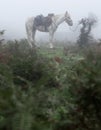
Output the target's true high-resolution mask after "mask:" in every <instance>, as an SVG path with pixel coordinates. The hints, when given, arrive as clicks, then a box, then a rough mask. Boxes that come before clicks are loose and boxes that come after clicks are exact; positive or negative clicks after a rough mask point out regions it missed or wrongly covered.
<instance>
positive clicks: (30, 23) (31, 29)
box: [25, 11, 73, 48]
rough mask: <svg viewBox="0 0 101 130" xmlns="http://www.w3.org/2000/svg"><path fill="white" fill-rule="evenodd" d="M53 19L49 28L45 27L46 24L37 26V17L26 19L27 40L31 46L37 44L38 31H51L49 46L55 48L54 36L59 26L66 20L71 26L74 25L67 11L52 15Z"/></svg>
mask: <svg viewBox="0 0 101 130" xmlns="http://www.w3.org/2000/svg"><path fill="white" fill-rule="evenodd" d="M51 19H52V23H51V24H50V25H49V26H48V27H47V30H46V29H45V26H44V25H39V26H36V25H35V24H34V23H35V17H30V18H29V19H28V20H27V21H26V23H25V27H26V33H27V40H28V43H29V45H30V46H31V47H34V46H36V45H35V34H36V31H41V32H47V33H49V46H50V48H53V47H54V46H53V37H54V33H55V32H56V30H57V28H58V26H59V25H60V24H61V23H63V22H66V23H67V24H68V25H69V26H72V25H73V21H72V19H71V17H70V15H69V13H68V12H67V11H66V12H65V13H64V14H60V15H52V16H51Z"/></svg>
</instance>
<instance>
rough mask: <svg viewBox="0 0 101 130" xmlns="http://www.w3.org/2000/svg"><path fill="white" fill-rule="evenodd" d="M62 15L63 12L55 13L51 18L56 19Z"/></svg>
mask: <svg viewBox="0 0 101 130" xmlns="http://www.w3.org/2000/svg"><path fill="white" fill-rule="evenodd" d="M63 15H64V14H56V15H54V16H53V17H52V18H53V19H54V20H57V19H59V18H61V17H62V16H63Z"/></svg>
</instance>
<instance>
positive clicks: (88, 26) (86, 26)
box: [77, 15, 97, 46]
mask: <svg viewBox="0 0 101 130" xmlns="http://www.w3.org/2000/svg"><path fill="white" fill-rule="evenodd" d="M96 23H97V19H96V17H95V16H94V15H90V16H89V17H88V18H82V19H81V20H80V22H79V24H81V25H82V27H81V29H80V32H81V33H80V36H79V39H78V41H77V43H78V44H79V46H84V45H88V43H89V40H90V39H91V35H90V33H91V31H92V28H93V27H94V25H95V24H96Z"/></svg>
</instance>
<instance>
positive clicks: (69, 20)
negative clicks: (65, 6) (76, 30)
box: [65, 11, 73, 26]
mask: <svg viewBox="0 0 101 130" xmlns="http://www.w3.org/2000/svg"><path fill="white" fill-rule="evenodd" d="M65 22H66V23H67V24H68V25H69V26H72V25H73V21H72V19H71V17H70V15H69V14H68V12H67V11H66V13H65Z"/></svg>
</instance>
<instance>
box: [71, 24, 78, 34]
mask: <svg viewBox="0 0 101 130" xmlns="http://www.w3.org/2000/svg"><path fill="white" fill-rule="evenodd" d="M79 25H80V24H77V25H76V27H75V28H74V29H72V28H71V27H69V29H70V30H71V31H73V32H75V31H76V30H77V29H78V27H79Z"/></svg>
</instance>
